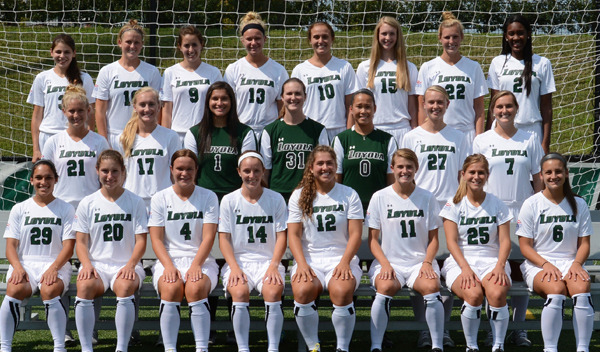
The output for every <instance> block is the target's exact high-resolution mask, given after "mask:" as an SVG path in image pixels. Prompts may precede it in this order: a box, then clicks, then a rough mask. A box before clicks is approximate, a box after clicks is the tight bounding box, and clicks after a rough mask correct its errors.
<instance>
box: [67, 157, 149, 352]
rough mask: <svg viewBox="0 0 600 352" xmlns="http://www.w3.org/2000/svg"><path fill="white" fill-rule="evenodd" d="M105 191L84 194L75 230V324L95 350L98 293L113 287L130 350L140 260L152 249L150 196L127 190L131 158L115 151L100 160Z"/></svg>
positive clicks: (122, 343) (119, 347) (120, 346)
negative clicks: (148, 240)
mask: <svg viewBox="0 0 600 352" xmlns="http://www.w3.org/2000/svg"><path fill="white" fill-rule="evenodd" d="M96 170H97V172H98V178H99V179H100V184H101V185H102V187H101V188H100V190H98V191H96V192H94V193H92V194H90V195H89V196H87V197H85V198H83V200H82V201H81V202H80V203H79V207H77V212H76V217H77V220H76V221H75V222H74V225H73V229H74V230H75V231H77V245H76V252H77V257H78V258H79V261H80V262H81V267H80V268H79V274H78V275H77V299H76V301H75V323H76V324H77V332H78V333H79V342H80V343H81V350H82V351H83V352H89V351H93V348H92V333H93V330H94V323H95V319H94V298H96V297H100V296H102V295H103V294H104V292H105V291H106V290H108V289H109V288H110V289H111V290H112V291H113V292H114V293H115V295H116V296H117V310H116V313H115V325H116V330H117V344H116V351H127V347H128V346H127V344H128V343H129V338H130V336H131V331H132V330H133V322H134V320H135V298H134V295H133V294H134V293H135V291H137V290H139V288H140V287H141V285H142V281H143V280H144V277H145V274H144V269H143V268H142V265H141V264H140V260H141V259H142V256H143V255H144V251H145V250H146V233H147V232H148V229H147V221H148V219H147V212H146V207H145V204H144V201H143V199H142V198H140V197H138V196H137V195H135V194H134V193H132V192H130V191H128V190H126V189H124V188H123V187H122V186H121V185H122V184H123V181H124V180H123V178H124V177H125V163H124V162H123V157H122V156H121V154H120V153H119V152H117V151H114V150H105V151H103V152H102V153H100V156H99V157H98V163H97V164H96Z"/></svg>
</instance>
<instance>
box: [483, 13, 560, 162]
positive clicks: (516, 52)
mask: <svg viewBox="0 0 600 352" xmlns="http://www.w3.org/2000/svg"><path fill="white" fill-rule="evenodd" d="M502 32H503V36H502V52H501V54H500V55H498V56H496V57H495V58H494V59H493V60H492V63H491V64H490V71H489V74H488V85H489V86H490V88H491V90H492V97H494V95H495V94H496V93H498V91H500V90H508V91H510V92H512V93H513V94H514V95H515V96H516V97H517V102H518V103H519V106H520V109H519V112H518V113H517V116H516V118H515V126H516V127H517V128H518V129H522V130H525V131H527V132H531V133H533V134H535V135H536V136H537V137H538V139H539V141H540V142H541V143H542V147H543V148H544V152H545V153H548V152H549V151H550V133H551V132H552V93H553V92H555V91H556V87H555V85H554V74H553V73H552V65H551V64H550V60H548V59H547V58H545V57H542V56H539V55H536V54H534V53H533V46H532V43H531V42H532V40H531V25H530V24H529V21H528V20H527V19H526V18H525V17H523V16H522V15H512V16H510V17H508V18H507V19H506V21H505V22H504V26H503V27H502ZM492 122H493V119H488V128H489V126H490V125H491V124H492Z"/></svg>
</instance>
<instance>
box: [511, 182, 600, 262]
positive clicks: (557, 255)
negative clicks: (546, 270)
mask: <svg viewBox="0 0 600 352" xmlns="http://www.w3.org/2000/svg"><path fill="white" fill-rule="evenodd" d="M575 201H576V203H577V216H574V215H573V210H571V206H570V205H569V202H567V198H564V199H563V200H562V202H560V203H559V204H554V203H552V202H551V201H549V200H548V198H546V197H545V196H544V194H543V193H542V192H538V193H536V194H534V195H532V196H531V197H529V198H527V199H526V200H525V202H524V203H523V207H522V208H521V211H520V212H519V221H518V222H517V230H516V234H517V236H521V237H527V238H533V249H535V250H536V251H537V252H538V254H539V255H541V256H542V257H544V258H545V259H554V260H563V259H567V260H572V259H575V255H576V254H577V240H578V238H579V237H586V236H591V235H592V234H593V230H592V221H591V218H590V209H589V207H588V205H587V204H586V202H585V200H584V199H583V198H580V197H575Z"/></svg>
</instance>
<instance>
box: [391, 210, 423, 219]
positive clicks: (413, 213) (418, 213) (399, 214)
mask: <svg viewBox="0 0 600 352" xmlns="http://www.w3.org/2000/svg"><path fill="white" fill-rule="evenodd" d="M424 216H425V213H424V212H423V210H421V209H417V210H392V209H388V211H387V218H388V219H393V218H411V217H412V218H422V217H424Z"/></svg>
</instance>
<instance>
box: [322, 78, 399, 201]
mask: <svg viewBox="0 0 600 352" xmlns="http://www.w3.org/2000/svg"><path fill="white" fill-rule="evenodd" d="M375 110H376V106H375V96H374V95H373V92H371V91H370V90H368V89H360V90H359V91H357V92H356V93H354V94H353V95H352V99H351V101H350V116H351V118H352V120H353V121H354V125H353V126H352V128H351V129H348V130H345V131H344V132H342V133H340V134H338V135H337V136H335V138H334V139H333V149H334V150H335V154H336V155H337V171H336V180H337V182H339V183H342V184H344V185H346V186H349V187H352V188H353V189H354V190H356V191H357V192H358V195H359V196H360V201H361V202H362V206H363V209H366V208H367V206H368V205H369V201H370V200H371V196H373V193H375V192H377V191H379V190H380V189H382V188H384V187H385V186H387V185H390V184H392V183H393V182H394V175H393V173H392V169H391V168H390V165H391V164H392V155H393V154H394V152H395V151H396V149H398V146H397V144H396V140H395V139H394V137H393V136H392V135H391V134H389V133H387V132H384V131H382V130H379V129H377V128H375V125H373V115H374V114H375Z"/></svg>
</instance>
